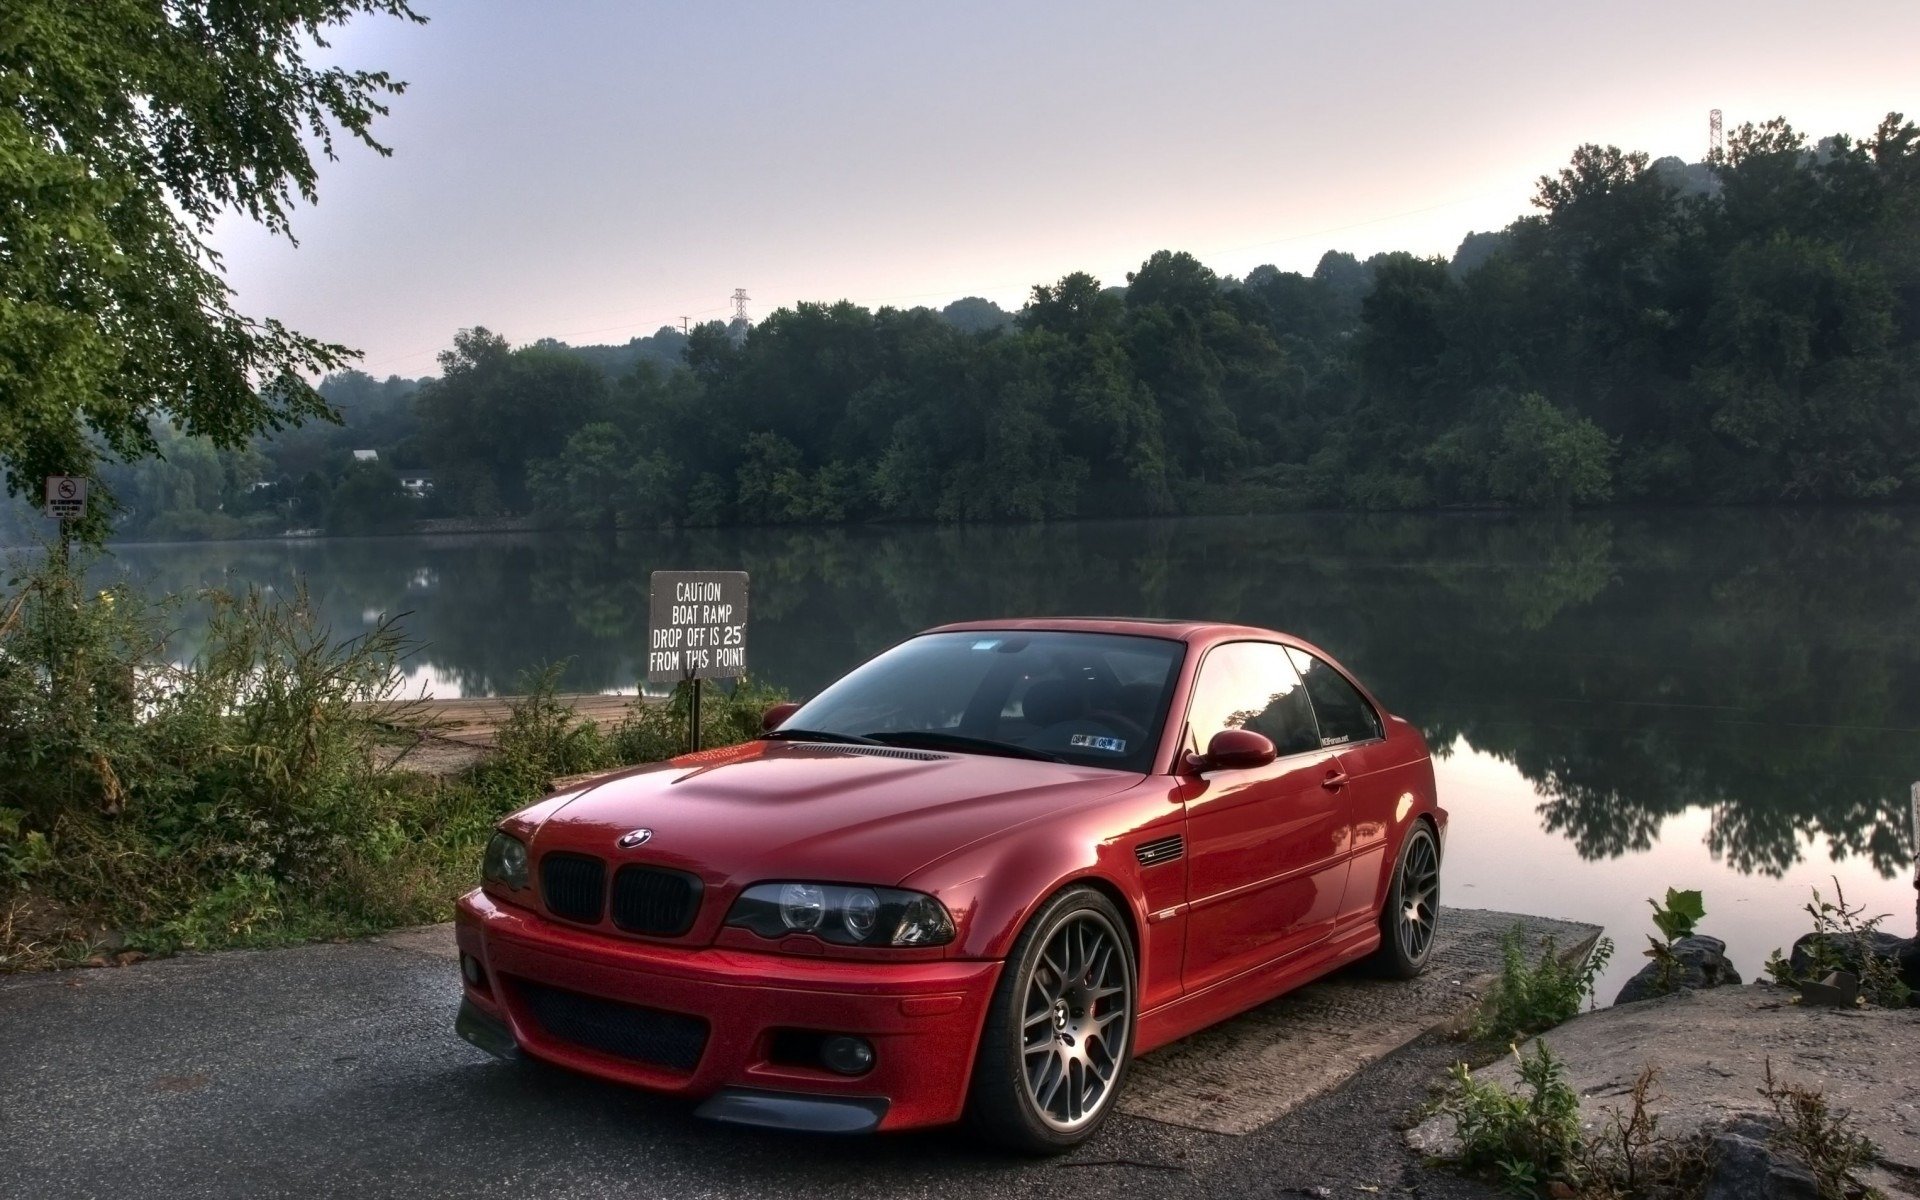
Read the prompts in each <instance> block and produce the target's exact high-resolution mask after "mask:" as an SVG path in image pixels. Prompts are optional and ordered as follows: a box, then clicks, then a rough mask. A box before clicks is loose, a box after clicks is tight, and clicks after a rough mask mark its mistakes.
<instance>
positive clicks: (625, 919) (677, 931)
mask: <svg viewBox="0 0 1920 1200" xmlns="http://www.w3.org/2000/svg"><path fill="white" fill-rule="evenodd" d="M703 890H704V888H703V887H702V885H701V883H700V879H699V877H698V876H696V875H689V874H687V873H686V872H685V871H669V870H667V869H665V868H664V867H639V866H626V867H621V868H620V869H619V870H618V871H615V872H614V875H613V923H614V924H615V925H618V926H619V927H620V928H622V929H624V930H626V931H627V932H628V933H644V934H649V935H651V936H653V937H679V936H680V935H681V934H683V933H685V932H686V931H687V930H689V929H691V928H693V919H694V917H695V916H697V915H699V912H700V893H701V892H702V891H703Z"/></svg>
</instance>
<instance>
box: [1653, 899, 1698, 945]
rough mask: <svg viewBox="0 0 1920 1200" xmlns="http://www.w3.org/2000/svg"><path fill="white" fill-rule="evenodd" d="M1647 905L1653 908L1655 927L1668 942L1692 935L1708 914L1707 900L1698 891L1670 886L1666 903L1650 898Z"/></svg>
mask: <svg viewBox="0 0 1920 1200" xmlns="http://www.w3.org/2000/svg"><path fill="white" fill-rule="evenodd" d="M1647 905H1648V907H1650V908H1652V909H1653V926H1654V928H1655V929H1658V930H1659V931H1660V936H1662V937H1664V938H1665V939H1667V942H1668V944H1672V943H1674V942H1677V941H1679V940H1680V939H1681V938H1684V937H1692V936H1693V933H1694V930H1695V928H1696V927H1697V926H1698V925H1699V923H1700V922H1701V921H1702V920H1704V919H1705V918H1706V915H1707V906H1706V901H1705V899H1704V898H1703V897H1702V896H1701V894H1700V893H1699V892H1698V891H1685V892H1683V891H1680V890H1679V889H1677V888H1668V889H1667V901H1666V903H1665V904H1662V903H1660V901H1658V900H1654V899H1648V901H1647Z"/></svg>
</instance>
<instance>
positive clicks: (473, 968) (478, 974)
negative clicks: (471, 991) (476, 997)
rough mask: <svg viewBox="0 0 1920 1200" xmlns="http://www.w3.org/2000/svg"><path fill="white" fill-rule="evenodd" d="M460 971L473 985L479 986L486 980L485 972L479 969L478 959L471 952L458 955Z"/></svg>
mask: <svg viewBox="0 0 1920 1200" xmlns="http://www.w3.org/2000/svg"><path fill="white" fill-rule="evenodd" d="M460 973H461V974H462V975H465V976H466V977H467V982H468V983H470V984H472V985H473V986H475V987H480V986H481V985H482V984H484V983H485V982H486V980H487V973H486V972H485V971H483V970H481V969H480V960H479V959H477V958H475V957H474V956H473V955H471V954H462V955H461V956H460Z"/></svg>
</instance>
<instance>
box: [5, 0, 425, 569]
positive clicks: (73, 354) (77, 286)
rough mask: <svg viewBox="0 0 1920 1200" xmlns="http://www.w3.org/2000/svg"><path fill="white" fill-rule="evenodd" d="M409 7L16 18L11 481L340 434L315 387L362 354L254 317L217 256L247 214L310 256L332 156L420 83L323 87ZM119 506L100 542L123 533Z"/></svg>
mask: <svg viewBox="0 0 1920 1200" xmlns="http://www.w3.org/2000/svg"><path fill="white" fill-rule="evenodd" d="M362 13H368V14H381V13H384V14H387V15H391V16H396V17H400V18H403V19H406V20H411V21H416V22H417V21H420V20H421V18H420V17H418V16H417V15H415V14H414V13H413V12H412V11H411V10H410V9H409V8H408V6H407V3H406V0H281V2H279V3H276V4H273V5H259V4H234V3H227V2H225V0H167V2H165V3H162V2H161V0H89V2H87V3H73V2H71V0H9V3H8V6H7V16H6V18H5V23H4V35H3V36H0V464H4V467H5V470H6V476H7V487H8V489H9V491H10V492H12V493H16V494H17V493H20V492H23V491H28V490H31V489H33V488H35V487H37V486H38V485H39V481H40V478H41V477H42V476H43V475H47V474H51V473H59V472H69V473H81V474H86V473H91V472H92V471H93V469H94V467H95V464H96V463H97V462H98V461H99V460H100V458H101V457H102V454H103V453H104V454H106V455H109V456H112V457H117V458H120V459H123V460H130V459H135V458H139V457H143V456H146V455H151V454H153V453H154V452H155V451H156V441H155V436H154V433H153V432H152V423H153V422H154V420H155V419H164V420H165V421H167V422H169V423H171V424H172V425H174V426H176V427H178V428H179V429H180V430H182V431H183V432H185V433H186V434H188V435H191V436H204V437H206V438H208V439H209V440H211V441H212V442H213V444H214V445H215V446H218V447H220V448H223V449H232V448H237V447H239V446H240V445H242V444H244V443H245V442H246V440H247V439H248V438H249V437H251V436H252V435H253V434H255V433H257V432H260V431H263V430H274V429H280V428H283V427H285V426H287V425H290V424H299V423H301V422H303V421H306V420H311V419H315V418H326V417H328V416H330V415H331V414H330V412H329V410H328V408H327V406H326V404H325V403H324V402H323V401H322V400H321V399H320V397H319V396H318V395H317V394H316V393H315V391H314V389H313V388H312V387H311V386H309V385H308V384H307V383H306V382H305V379H304V378H303V375H306V374H317V373H319V372H323V371H328V370H332V369H334V368H336V367H339V366H340V365H342V364H343V363H344V362H346V361H347V360H348V359H349V358H350V357H352V356H353V352H352V351H350V350H348V349H347V348H346V347H345V346H340V345H336V344H332V343H329V342H324V341H320V340H318V339H315V338H311V337H307V336H305V335H303V334H299V333H296V332H294V331H292V330H290V329H287V328H286V327H285V326H283V325H281V324H280V323H279V322H277V321H274V320H270V319H269V320H256V319H253V318H250V317H247V316H245V315H243V314H242V313H240V312H239V311H237V310H236V309H235V308H234V306H233V303H232V294H231V292H230V291H229V289H228V288H227V285H226V283H225V281H224V280H223V279H222V278H221V274H220V260H219V256H218V255H217V254H216V253H215V252H214V251H213V250H212V248H211V247H210V246H208V244H207V237H208V235H209V233H210V231H211V229H212V226H213V223H214V221H215V220H216V219H217V218H218V217H219V216H220V215H221V214H223V213H226V212H229V211H238V212H239V213H241V214H243V215H245V216H246V217H248V218H250V219H251V220H253V221H255V222H257V223H259V224H261V225H263V226H265V227H266V228H267V229H268V230H269V231H271V232H272V233H274V234H278V235H284V236H287V237H288V238H289V239H291V237H292V233H291V228H290V225H289V216H290V213H291V209H292V207H293V205H294V203H295V197H296V196H297V197H298V198H299V199H301V200H305V201H307V202H312V201H314V200H315V199H316V198H317V197H316V191H315V181H316V173H315V169H314V163H313V153H312V151H311V150H310V149H309V146H310V145H312V146H316V147H317V149H318V150H319V152H320V153H321V154H322V155H324V156H326V157H328V158H332V157H333V156H334V138H335V136H336V133H338V134H342V135H344V136H346V137H350V138H352V139H353V140H355V141H358V142H361V143H363V144H364V145H366V146H368V147H371V148H372V149H373V150H375V151H376V152H378V153H381V154H385V153H387V150H386V148H385V147H384V146H382V145H380V143H379V142H377V141H375V140H374V138H373V135H372V132H371V129H372V124H373V122H374V120H375V118H377V117H379V116H381V115H384V114H385V113H386V111H387V110H386V106H385V104H384V99H385V97H387V96H391V95H396V94H398V93H399V92H401V91H402V90H403V89H404V86H405V85H404V84H402V83H400V82H399V81H397V80H394V79H392V78H391V77H389V76H388V75H387V74H386V73H385V72H380V71H359V70H347V69H344V68H339V67H316V66H313V65H311V64H310V63H309V62H308V61H307V53H308V49H309V47H310V46H314V45H318V46H325V45H326V42H325V34H326V32H327V31H328V30H329V29H331V28H333V27H336V26H339V25H342V24H344V23H346V22H347V21H348V20H350V19H351V18H353V17H354V16H356V15H359V14H362ZM106 508H107V506H106V505H104V504H103V505H101V506H99V507H98V508H97V509H96V510H95V511H94V512H93V513H92V514H90V517H89V520H88V521H87V522H85V523H84V524H83V526H82V532H83V533H84V534H85V535H87V536H89V537H93V538H98V537H100V536H102V535H103V534H104V532H105V529H106V525H105V516H106Z"/></svg>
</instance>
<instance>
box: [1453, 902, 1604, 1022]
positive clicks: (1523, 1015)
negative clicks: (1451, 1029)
mask: <svg viewBox="0 0 1920 1200" xmlns="http://www.w3.org/2000/svg"><path fill="white" fill-rule="evenodd" d="M1500 957H1501V967H1500V977H1499V978H1498V979H1496V980H1495V981H1494V984H1493V988H1492V990H1491V991H1489V992H1488V993H1487V998H1486V1000H1485V1002H1484V1003H1483V1004H1482V1005H1481V1008H1480V1013H1479V1016H1478V1018H1477V1019H1476V1020H1475V1022H1474V1026H1473V1036H1474V1037H1476V1038H1480V1039H1483V1040H1487V1041H1496V1042H1512V1041H1516V1040H1518V1039H1520V1038H1525V1037H1528V1036H1531V1035H1533V1034H1536V1033H1539V1032H1541V1031H1542V1030H1545V1029H1551V1028H1553V1027H1554V1026H1555V1025H1558V1024H1560V1023H1562V1022H1564V1021H1567V1020H1569V1019H1571V1018H1573V1017H1575V1016H1578V1015H1579V1013H1580V1007H1581V1001H1582V1000H1583V999H1585V998H1587V997H1590V996H1591V995H1592V994H1593V985H1594V981H1595V980H1596V979H1598V978H1599V977H1600V972H1601V971H1602V970H1604V969H1605V968H1606V965H1607V961H1608V960H1609V959H1610V958H1612V957H1613V942H1612V940H1611V939H1609V938H1604V937H1603V938H1601V939H1600V940H1599V941H1598V942H1596V943H1595V944H1594V947H1593V951H1592V953H1590V954H1588V955H1587V956H1586V958H1585V959H1584V960H1583V961H1575V962H1568V961H1563V958H1562V956H1561V955H1560V954H1559V953H1558V952H1557V947H1556V946H1555V944H1554V940H1553V939H1552V938H1551V937H1549V938H1545V939H1543V940H1542V943H1541V947H1540V957H1539V961H1538V962H1537V963H1534V964H1533V965H1531V966H1530V965H1528V962H1527V952H1526V947H1525V935H1524V934H1523V933H1522V931H1521V927H1520V926H1519V925H1515V926H1514V927H1513V928H1512V929H1510V930H1508V931H1507V933H1506V934H1505V935H1504V936H1503V937H1502V938H1501V939H1500Z"/></svg>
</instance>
